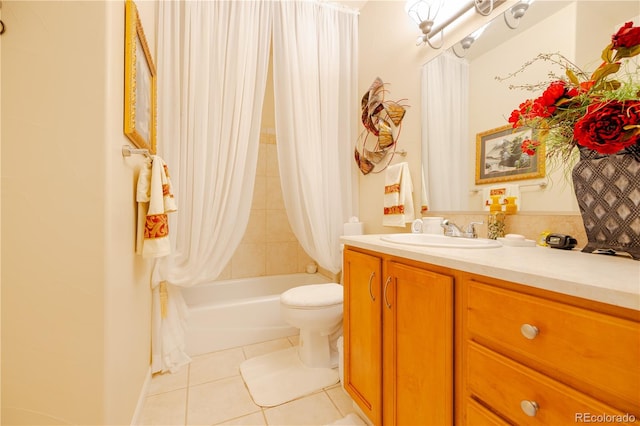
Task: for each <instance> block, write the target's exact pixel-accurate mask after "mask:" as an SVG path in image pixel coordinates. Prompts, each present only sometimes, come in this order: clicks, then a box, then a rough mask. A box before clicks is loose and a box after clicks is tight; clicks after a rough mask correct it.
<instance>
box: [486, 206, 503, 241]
mask: <svg viewBox="0 0 640 426" xmlns="http://www.w3.org/2000/svg"><path fill="white" fill-rule="evenodd" d="M504 216H505V215H504V213H503V212H502V211H493V212H491V213H490V214H489V218H488V220H487V238H489V239H490V240H495V239H497V238H502V237H504V234H505V222H504Z"/></svg>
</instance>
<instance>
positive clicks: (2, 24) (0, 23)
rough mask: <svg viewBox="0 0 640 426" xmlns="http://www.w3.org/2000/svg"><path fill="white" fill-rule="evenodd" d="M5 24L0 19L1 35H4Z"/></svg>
mask: <svg viewBox="0 0 640 426" xmlns="http://www.w3.org/2000/svg"><path fill="white" fill-rule="evenodd" d="M4 30H5V27H4V22H3V21H2V19H0V35H2V34H4Z"/></svg>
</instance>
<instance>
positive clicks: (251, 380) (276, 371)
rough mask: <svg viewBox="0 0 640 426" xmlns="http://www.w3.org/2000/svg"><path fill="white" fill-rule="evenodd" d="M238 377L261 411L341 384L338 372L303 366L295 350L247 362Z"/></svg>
mask: <svg viewBox="0 0 640 426" xmlns="http://www.w3.org/2000/svg"><path fill="white" fill-rule="evenodd" d="M240 374H242V378H243V379H244V382H245V383H246V384H247V387H248V388H249V393H251V397H252V398H253V401H254V402H255V403H256V404H258V405H260V406H261V407H273V406H276V405H280V404H284V403H285V402H288V401H292V400H294V399H296V398H299V397H301V396H304V395H308V394H310V393H313V392H316V391H318V390H320V389H322V388H325V387H327V386H331V385H333V384H336V383H338V381H339V380H340V378H339V375H338V369H337V368H310V367H306V366H305V365H303V364H302V361H300V358H299V357H298V350H297V348H296V347H293V348H287V349H284V350H281V351H277V352H272V353H270V354H266V355H262V356H258V357H255V358H250V359H248V360H246V361H244V362H243V363H242V364H240Z"/></svg>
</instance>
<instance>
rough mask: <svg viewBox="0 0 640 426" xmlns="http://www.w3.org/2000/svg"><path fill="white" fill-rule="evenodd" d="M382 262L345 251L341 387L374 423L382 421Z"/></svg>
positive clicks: (378, 259) (372, 257)
mask: <svg viewBox="0 0 640 426" xmlns="http://www.w3.org/2000/svg"><path fill="white" fill-rule="evenodd" d="M381 273H382V261H381V259H380V258H378V257H375V256H371V255H367V254H363V253H359V252H356V251H351V250H349V249H346V250H345V251H344V270H343V274H344V382H345V383H344V387H345V389H346V390H347V392H348V393H349V395H351V397H352V398H353V400H354V401H355V402H356V403H357V404H358V405H359V406H360V408H361V409H362V410H363V411H364V413H365V414H366V415H367V417H369V419H370V420H371V421H372V422H373V424H375V425H380V424H382V421H381V413H382V403H381V392H382V372H381V369H382V361H381V356H382V336H381V333H382V320H381V312H380V300H381V286H380V283H381V279H380V276H381Z"/></svg>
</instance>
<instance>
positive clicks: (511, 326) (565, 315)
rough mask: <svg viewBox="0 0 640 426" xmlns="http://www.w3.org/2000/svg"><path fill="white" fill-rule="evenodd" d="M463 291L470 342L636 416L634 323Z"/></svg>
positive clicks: (638, 344)
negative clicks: (465, 297)
mask: <svg viewBox="0 0 640 426" xmlns="http://www.w3.org/2000/svg"><path fill="white" fill-rule="evenodd" d="M467 291H468V294H467V326H468V330H469V333H470V338H471V339H472V340H475V341H478V342H480V343H482V344H483V345H485V346H488V347H491V348H493V349H495V350H496V351H498V352H502V353H504V354H506V355H508V356H510V357H513V358H515V359H517V360H520V361H522V362H524V363H526V364H527V365H530V366H532V367H534V368H536V369H538V370H540V371H542V372H544V373H546V374H549V375H551V376H553V377H555V378H557V379H558V380H560V381H562V382H565V383H568V384H570V385H571V386H572V387H576V388H578V389H580V390H581V391H583V392H585V393H588V394H590V395H592V396H596V397H597V398H598V399H602V400H604V401H606V402H607V403H609V404H611V405H614V406H616V407H618V408H620V409H624V410H629V411H630V412H633V413H634V414H635V415H636V416H638V417H640V407H638V401H640V362H639V360H640V325H639V324H638V323H636V322H633V321H629V320H625V319H621V318H617V317H612V316H610V315H605V314H601V313H598V312H593V311H589V310H586V309H581V308H577V307H574V306H569V305H564V304H562V303H557V302H553V301H550V300H546V299H542V298H538V297H535V296H530V295H526V294H521V293H516V292H513V291H510V290H505V289H502V288H498V287H494V286H491V285H488V284H484V283H481V282H478V281H473V280H470V281H468V290H467ZM523 326H524V327H528V328H529V329H528V330H526V329H525V330H524V331H523V330H522V327H523ZM533 327H535V329H534V328H533ZM527 333H529V335H528V337H526V336H525V334H527Z"/></svg>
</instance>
